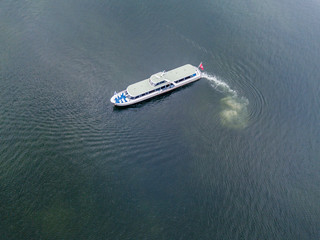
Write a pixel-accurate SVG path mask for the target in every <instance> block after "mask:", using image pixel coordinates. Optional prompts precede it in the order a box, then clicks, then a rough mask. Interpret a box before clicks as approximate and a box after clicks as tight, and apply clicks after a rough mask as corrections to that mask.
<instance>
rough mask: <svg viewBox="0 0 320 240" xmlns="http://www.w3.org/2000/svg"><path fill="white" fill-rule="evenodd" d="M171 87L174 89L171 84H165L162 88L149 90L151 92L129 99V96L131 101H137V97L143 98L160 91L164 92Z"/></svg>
mask: <svg viewBox="0 0 320 240" xmlns="http://www.w3.org/2000/svg"><path fill="white" fill-rule="evenodd" d="M172 87H174V85H173V83H171V84H167V85H164V86H162V87H159V88H157V89H154V90H151V91H149V92H146V93H143V94H141V95H139V96H136V97H131V96H129V98H130V99H132V100H133V99H137V98H139V97H143V96H145V95H148V94H151V93H154V92H157V91H160V90H165V89H168V88H172Z"/></svg>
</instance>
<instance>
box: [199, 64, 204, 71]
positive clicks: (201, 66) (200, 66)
mask: <svg viewBox="0 0 320 240" xmlns="http://www.w3.org/2000/svg"><path fill="white" fill-rule="evenodd" d="M198 68H200V69H201V70H202V71H203V65H202V63H200V65H199V67H198Z"/></svg>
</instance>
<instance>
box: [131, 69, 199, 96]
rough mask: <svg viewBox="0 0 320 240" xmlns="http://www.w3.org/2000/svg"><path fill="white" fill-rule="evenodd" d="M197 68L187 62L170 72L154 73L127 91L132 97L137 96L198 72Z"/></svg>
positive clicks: (132, 85)
mask: <svg viewBox="0 0 320 240" xmlns="http://www.w3.org/2000/svg"><path fill="white" fill-rule="evenodd" d="M196 70H197V68H196V67H194V66H192V65H190V64H186V65H184V66H181V67H178V68H175V69H172V70H170V71H168V72H159V73H156V74H154V75H152V76H151V77H150V78H149V79H145V80H142V81H140V82H137V83H134V84H131V85H129V86H128V88H127V92H128V94H129V95H130V96H131V97H136V96H139V95H141V94H143V93H147V92H150V91H152V90H155V89H157V88H159V87H162V86H164V85H166V84H168V83H174V82H175V81H178V80H181V79H183V78H185V77H188V76H191V75H193V74H194V73H195V72H196Z"/></svg>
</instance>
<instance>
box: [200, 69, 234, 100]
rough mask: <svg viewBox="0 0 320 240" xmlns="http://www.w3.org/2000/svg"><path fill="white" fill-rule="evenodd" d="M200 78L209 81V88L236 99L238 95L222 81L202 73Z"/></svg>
mask: <svg viewBox="0 0 320 240" xmlns="http://www.w3.org/2000/svg"><path fill="white" fill-rule="evenodd" d="M201 76H202V77H203V78H205V79H207V80H209V81H210V83H211V86H212V87H213V88H215V89H216V90H217V91H219V92H221V93H228V94H231V95H232V96H234V97H236V96H237V95H238V94H237V92H236V91H235V90H233V89H231V87H230V86H229V85H228V84H227V83H226V82H224V81H222V80H220V79H219V78H217V77H216V76H213V75H211V74H209V73H206V72H203V73H202V74H201Z"/></svg>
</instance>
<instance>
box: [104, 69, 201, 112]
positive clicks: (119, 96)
mask: <svg viewBox="0 0 320 240" xmlns="http://www.w3.org/2000/svg"><path fill="white" fill-rule="evenodd" d="M200 78H201V72H200V70H199V69H196V71H195V76H193V77H190V78H189V79H187V80H184V81H181V82H178V83H175V82H171V85H170V87H167V88H165V89H157V90H156V91H154V92H152V93H148V94H146V95H144V96H139V97H138V98H136V99H131V98H130V96H129V95H128V92H127V90H123V91H121V92H119V93H116V94H115V95H114V96H112V98H111V99H110V102H111V103H113V104H114V105H115V106H118V107H126V106H129V105H133V104H136V103H139V102H142V101H145V100H147V99H150V98H153V97H156V96H159V95H161V94H164V93H167V92H170V91H172V90H174V89H177V88H179V87H182V86H185V85H187V84H190V83H192V82H195V81H197V80H199V79H200Z"/></svg>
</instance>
